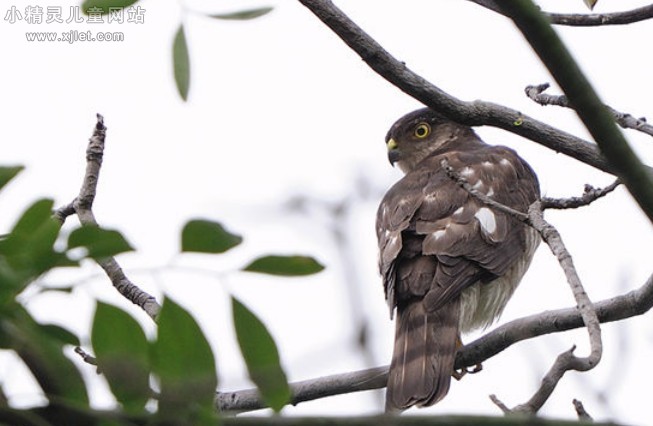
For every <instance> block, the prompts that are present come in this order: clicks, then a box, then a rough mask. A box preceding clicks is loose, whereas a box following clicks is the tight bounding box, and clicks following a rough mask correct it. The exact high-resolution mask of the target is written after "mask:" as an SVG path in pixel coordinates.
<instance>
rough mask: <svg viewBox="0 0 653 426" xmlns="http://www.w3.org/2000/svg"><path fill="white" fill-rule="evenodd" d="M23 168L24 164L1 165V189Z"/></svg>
mask: <svg viewBox="0 0 653 426" xmlns="http://www.w3.org/2000/svg"><path fill="white" fill-rule="evenodd" d="M22 170H23V167H22V166H14V167H0V189H2V188H4V186H5V185H6V184H8V183H9V181H10V180H12V179H13V178H14V177H16V175H17V174H18V173H20V172H21V171H22Z"/></svg>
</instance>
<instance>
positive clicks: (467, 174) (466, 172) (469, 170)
mask: <svg viewBox="0 0 653 426" xmlns="http://www.w3.org/2000/svg"><path fill="white" fill-rule="evenodd" d="M473 174H474V169H472V168H471V167H469V166H467V167H465V168H464V169H462V170H461V171H460V176H462V177H466V178H468V177H470V176H472V175H473Z"/></svg>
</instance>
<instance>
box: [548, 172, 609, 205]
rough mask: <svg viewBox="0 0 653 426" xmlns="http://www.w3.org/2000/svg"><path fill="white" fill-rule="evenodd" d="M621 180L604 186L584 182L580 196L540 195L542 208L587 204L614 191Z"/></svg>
mask: <svg viewBox="0 0 653 426" xmlns="http://www.w3.org/2000/svg"><path fill="white" fill-rule="evenodd" d="M619 185H621V182H620V181H619V179H617V180H615V181H614V182H612V183H611V184H610V185H608V186H606V187H605V188H594V187H593V186H592V185H589V184H586V185H585V188H584V191H583V195H581V196H580V197H569V198H549V197H542V200H541V201H542V210H546V209H575V208H578V207H584V206H588V205H590V204H591V203H593V202H594V201H596V200H598V199H599V198H601V197H605V196H606V195H608V194H609V193H611V192H612V191H614V190H615V189H616V188H617V187H618V186H619Z"/></svg>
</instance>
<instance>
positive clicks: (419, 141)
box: [376, 108, 540, 411]
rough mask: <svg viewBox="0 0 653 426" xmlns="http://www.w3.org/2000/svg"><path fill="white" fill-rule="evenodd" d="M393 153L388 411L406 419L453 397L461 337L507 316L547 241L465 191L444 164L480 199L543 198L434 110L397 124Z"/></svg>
mask: <svg viewBox="0 0 653 426" xmlns="http://www.w3.org/2000/svg"><path fill="white" fill-rule="evenodd" d="M386 145H387V148H388V159H389V160H390V163H391V164H392V165H395V164H396V165H398V166H399V168H401V170H402V171H403V172H404V173H405V175H404V177H403V178H402V179H401V180H399V181H398V182H397V183H396V184H395V185H394V186H392V188H390V190H388V192H387V193H386V194H385V196H384V198H383V200H382V201H381V204H380V206H379V209H378V212H377V219H376V233H377V237H378V243H379V269H380V272H381V275H382V278H383V284H384V289H385V297H386V300H387V302H388V305H389V307H390V315H391V317H392V315H393V312H394V310H395V309H396V313H397V315H396V316H397V318H396V331H395V343H394V352H393V356H392V362H391V365H390V374H389V377H388V385H387V393H386V410H388V411H401V410H405V409H407V408H409V407H411V406H413V405H417V406H429V405H432V404H435V403H436V402H438V401H440V400H441V399H442V398H443V397H444V396H445V395H446V394H447V392H448V391H449V384H450V381H451V376H452V374H453V373H454V360H455V355H456V351H457V349H458V348H459V347H460V346H461V345H462V343H461V340H460V334H461V333H465V332H468V331H471V330H473V329H478V328H484V327H487V326H489V325H490V324H491V323H492V322H493V321H494V320H495V319H496V318H497V317H498V316H499V315H500V314H501V312H502V311H503V309H504V307H505V306H506V303H507V302H508V299H510V297H511V296H512V294H513V292H514V290H515V288H516V287H517V284H518V283H519V281H520V280H521V278H522V276H523V275H524V273H525V272H526V270H527V269H528V266H529V264H530V262H531V259H532V258H533V254H534V252H535V249H536V248H537V246H538V244H539V242H540V239H539V235H538V234H537V232H536V231H535V230H534V229H532V228H530V227H528V226H526V225H524V224H523V223H521V222H520V221H519V220H517V219H515V218H514V217H512V216H510V215H508V214H506V213H503V212H501V211H498V210H496V209H493V208H492V207H490V206H488V205H485V204H484V203H483V202H482V201H480V200H479V199H478V198H477V197H474V196H473V195H472V194H471V193H470V192H469V191H467V190H466V189H464V188H462V187H461V186H460V185H459V184H458V183H457V182H456V181H455V180H454V179H452V177H450V176H449V175H448V174H447V172H446V170H444V169H443V163H442V160H446V162H447V163H448V164H449V166H450V167H451V168H452V169H453V170H454V171H456V172H457V174H458V175H459V176H460V177H461V178H463V179H465V180H466V181H467V182H468V183H469V185H471V186H472V187H473V188H474V189H476V190H477V191H480V193H482V194H485V195H486V196H488V197H490V198H492V199H493V200H495V201H497V202H499V203H501V204H504V205H506V206H509V207H511V208H513V209H516V210H519V211H522V212H527V210H528V206H529V205H530V204H531V203H533V202H534V201H536V200H537V199H538V198H539V197H540V190H539V184H538V180H537V176H536V175H535V173H534V172H533V170H532V169H531V167H530V166H529V165H528V164H527V163H526V162H525V161H524V160H523V159H521V158H520V157H519V156H518V155H517V154H516V153H515V151H513V150H511V149H510V148H506V147H503V146H491V145H488V144H486V143H484V142H483V141H482V140H481V139H480V138H479V137H478V136H477V135H476V133H475V132H474V131H473V130H472V129H471V128H470V127H468V126H464V125H461V124H458V123H456V122H453V121H451V120H449V119H447V118H446V117H444V116H442V115H441V114H439V113H436V112H435V111H433V110H430V109H427V108H425V109H420V110H417V111H414V112H411V113H409V114H407V115H405V116H404V117H402V118H400V119H399V120H398V121H397V122H396V123H395V124H394V125H393V126H392V127H391V128H390V130H389V132H388V134H387V136H386Z"/></svg>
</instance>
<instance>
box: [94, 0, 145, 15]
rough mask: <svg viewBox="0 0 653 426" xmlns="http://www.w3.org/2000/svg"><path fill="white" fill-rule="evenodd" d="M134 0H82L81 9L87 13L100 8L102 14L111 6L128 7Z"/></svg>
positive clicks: (111, 7) (107, 11)
mask: <svg viewBox="0 0 653 426" xmlns="http://www.w3.org/2000/svg"><path fill="white" fill-rule="evenodd" d="M136 2H138V0H84V2H83V3H82V11H83V12H84V13H85V14H87V15H88V13H89V12H92V11H98V10H101V11H102V14H107V13H109V11H110V10H111V9H113V8H125V7H129V6H131V5H133V4H134V3H136ZM89 9H90V11H89Z"/></svg>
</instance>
